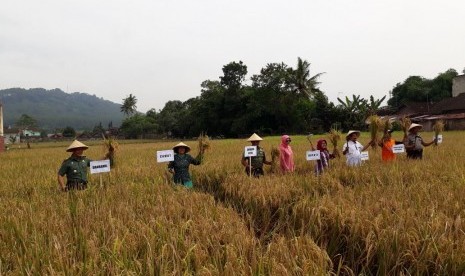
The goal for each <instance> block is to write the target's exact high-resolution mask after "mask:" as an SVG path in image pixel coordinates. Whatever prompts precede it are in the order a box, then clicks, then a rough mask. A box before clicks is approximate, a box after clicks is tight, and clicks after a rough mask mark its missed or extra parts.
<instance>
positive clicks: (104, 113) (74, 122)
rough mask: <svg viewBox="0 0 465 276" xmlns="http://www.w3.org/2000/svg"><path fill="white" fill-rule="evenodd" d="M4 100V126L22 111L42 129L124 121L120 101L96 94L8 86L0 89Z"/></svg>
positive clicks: (1, 97) (9, 123) (16, 117)
mask: <svg viewBox="0 0 465 276" xmlns="http://www.w3.org/2000/svg"><path fill="white" fill-rule="evenodd" d="M0 101H2V102H3V117H4V126H5V127H8V126H9V125H11V126H13V125H14V124H15V122H16V121H17V120H18V119H19V118H20V116H21V115H22V114H27V115H29V116H31V117H33V118H34V119H36V120H37V122H38V125H39V127H40V128H42V129H48V130H53V129H55V128H63V127H65V126H71V127H73V128H75V129H92V128H93V127H94V126H95V125H97V124H99V123H100V122H101V123H102V125H103V126H106V125H107V124H108V123H110V122H112V123H113V126H119V125H120V124H121V121H122V120H123V117H124V116H123V114H122V113H121V112H120V106H121V105H120V104H116V103H113V102H111V101H107V100H104V99H102V98H98V97H97V96H95V95H89V94H86V93H79V92H75V93H72V94H68V93H65V92H63V91H62V90H60V89H53V90H45V89H43V88H33V89H27V90H26V89H22V88H9V89H4V90H0Z"/></svg>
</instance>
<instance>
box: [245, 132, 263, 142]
mask: <svg viewBox="0 0 465 276" xmlns="http://www.w3.org/2000/svg"><path fill="white" fill-rule="evenodd" d="M262 140H263V139H262V137H260V136H258V135H257V134H256V133H254V134H252V136H250V137H249V139H247V141H249V142H255V141H262Z"/></svg>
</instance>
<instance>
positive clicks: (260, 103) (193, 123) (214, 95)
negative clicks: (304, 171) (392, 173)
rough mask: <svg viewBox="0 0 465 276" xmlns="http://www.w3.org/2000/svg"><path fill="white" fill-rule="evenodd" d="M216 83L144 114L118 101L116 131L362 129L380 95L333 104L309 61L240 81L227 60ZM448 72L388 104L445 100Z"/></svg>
mask: <svg viewBox="0 0 465 276" xmlns="http://www.w3.org/2000/svg"><path fill="white" fill-rule="evenodd" d="M222 71H223V75H222V76H220V77H219V79H218V80H206V81H204V82H203V83H202V84H201V91H200V95H199V96H197V97H194V98H191V99H188V100H187V101H184V102H182V101H178V100H173V101H169V102H167V103H166V104H165V106H164V107H163V109H161V110H159V111H157V110H155V109H151V110H149V111H148V112H146V113H145V114H141V113H138V112H137V111H136V104H137V98H136V97H135V96H134V95H132V94H130V95H129V96H127V97H126V98H125V99H123V104H122V106H121V111H122V112H123V113H125V114H126V115H127V116H126V119H125V120H124V121H123V122H122V125H121V131H122V133H124V135H125V136H126V137H127V138H139V137H144V135H147V134H159V135H165V136H169V137H195V136H197V135H198V134H199V133H200V132H202V131H204V132H207V133H208V134H209V135H211V136H220V137H239V136H243V135H246V134H249V133H252V132H257V133H262V134H270V135H271V134H282V133H293V134H294V133H308V132H312V133H323V132H327V131H328V130H329V129H330V128H332V127H335V128H338V129H340V130H343V131H346V130H348V129H352V128H356V129H364V128H365V127H366V126H365V123H364V122H365V119H366V117H367V116H368V115H370V114H374V113H376V112H377V111H378V110H379V109H380V107H381V105H382V104H383V102H384V100H385V98H386V97H382V98H381V99H375V98H374V97H373V96H371V97H370V98H369V99H364V98H362V97H360V96H359V95H352V96H351V97H345V98H343V99H341V98H338V103H337V104H334V103H332V102H329V101H328V98H327V97H326V95H325V94H324V93H323V91H321V90H320V89H319V84H320V82H319V81H318V80H319V78H320V76H321V75H322V74H324V73H317V74H314V75H312V74H311V73H310V63H309V62H308V61H306V60H303V59H301V58H298V59H297V64H296V65H295V68H294V67H291V66H288V65H286V64H285V63H283V62H281V63H269V64H267V65H266V66H265V67H263V68H262V69H261V70H260V73H259V74H254V75H252V77H250V79H249V80H246V76H247V73H248V70H247V66H246V65H245V64H244V63H243V62H242V61H239V62H230V63H228V64H226V65H224V66H223V68H222ZM457 75H458V73H457V71H455V70H454V69H449V70H447V71H446V72H444V73H440V74H439V75H438V76H437V77H436V78H434V79H426V78H423V77H419V76H411V77H409V78H407V79H406V80H405V81H404V82H403V83H398V84H397V85H396V86H395V87H394V88H393V90H392V97H391V98H390V99H389V101H388V105H389V107H390V108H391V109H393V110H395V109H396V108H398V107H399V106H400V105H401V104H402V103H405V102H411V101H417V102H418V101H439V100H441V99H443V98H445V97H450V96H451V93H452V78H453V77H455V76H457Z"/></svg>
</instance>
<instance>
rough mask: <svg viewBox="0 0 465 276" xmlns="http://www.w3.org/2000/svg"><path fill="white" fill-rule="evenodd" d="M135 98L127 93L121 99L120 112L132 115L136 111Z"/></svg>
mask: <svg viewBox="0 0 465 276" xmlns="http://www.w3.org/2000/svg"><path fill="white" fill-rule="evenodd" d="M136 104H137V99H136V96H133V95H132V94H129V96H127V97H126V98H124V99H123V104H122V105H121V112H123V113H124V114H126V116H130V115H133V114H134V113H136V112H137V109H136V108H137V106H136Z"/></svg>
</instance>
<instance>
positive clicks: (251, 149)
mask: <svg viewBox="0 0 465 276" xmlns="http://www.w3.org/2000/svg"><path fill="white" fill-rule="evenodd" d="M254 156H257V147H256V146H248V147H245V148H244V157H254Z"/></svg>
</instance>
